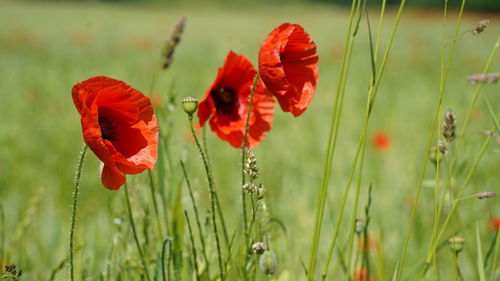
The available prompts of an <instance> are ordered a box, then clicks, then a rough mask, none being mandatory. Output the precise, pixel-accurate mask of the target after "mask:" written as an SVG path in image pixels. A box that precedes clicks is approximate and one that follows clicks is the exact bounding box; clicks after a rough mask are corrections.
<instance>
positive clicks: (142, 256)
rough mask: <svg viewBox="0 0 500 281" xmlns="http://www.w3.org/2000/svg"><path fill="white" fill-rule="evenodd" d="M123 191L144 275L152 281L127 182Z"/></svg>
mask: <svg viewBox="0 0 500 281" xmlns="http://www.w3.org/2000/svg"><path fill="white" fill-rule="evenodd" d="M123 189H125V199H126V201H127V210H128V216H129V220H130V225H131V226H132V233H133V235H134V240H135V245H136V246H137V251H138V252H139V256H140V257H141V262H142V267H143V270H144V274H145V275H146V279H147V280H148V281H152V280H151V278H150V277H149V270H148V264H147V263H146V258H145V256H144V252H143V251H142V247H141V243H140V242H139V236H138V235H137V229H136V227H135V221H134V215H133V214H132V206H131V204H130V196H129V193H128V187H127V183H126V182H125V185H124V186H123Z"/></svg>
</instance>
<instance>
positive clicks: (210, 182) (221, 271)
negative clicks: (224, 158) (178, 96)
mask: <svg viewBox="0 0 500 281" xmlns="http://www.w3.org/2000/svg"><path fill="white" fill-rule="evenodd" d="M189 127H190V129H191V134H192V135H193V139H194V142H195V143H196V147H197V148H198V152H199V153H200V156H201V159H202V161H203V166H204V167H205V173H206V175H207V180H208V188H209V192H210V208H211V212H210V213H211V217H212V225H213V230H214V235H215V244H216V247H217V258H218V261H219V277H220V280H221V281H224V264H223V262H222V252H221V247H220V238H219V232H218V230H217V219H216V217H215V212H216V200H217V197H216V196H217V194H216V190H215V184H214V181H213V177H212V171H211V169H210V166H209V165H208V159H207V156H206V155H205V152H204V151H203V148H202V147H201V144H200V140H199V139H198V136H197V135H196V132H195V131H194V126H193V116H192V115H189Z"/></svg>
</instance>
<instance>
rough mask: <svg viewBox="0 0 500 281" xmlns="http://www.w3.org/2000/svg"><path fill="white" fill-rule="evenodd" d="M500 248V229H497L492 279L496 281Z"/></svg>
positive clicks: (491, 280)
mask: <svg viewBox="0 0 500 281" xmlns="http://www.w3.org/2000/svg"><path fill="white" fill-rule="evenodd" d="M499 249H500V231H498V230H497V238H496V242H495V251H493V262H492V263H491V272H490V281H495V274H496V271H497V256H498V252H499Z"/></svg>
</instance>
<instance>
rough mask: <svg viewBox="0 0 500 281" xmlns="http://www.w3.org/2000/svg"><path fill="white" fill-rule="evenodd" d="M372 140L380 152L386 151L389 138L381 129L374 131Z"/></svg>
mask: <svg viewBox="0 0 500 281" xmlns="http://www.w3.org/2000/svg"><path fill="white" fill-rule="evenodd" d="M372 141H373V146H374V147H375V149H377V150H378V151H381V152H384V151H387V150H388V149H389V147H390V146H391V138H390V137H389V135H388V134H386V133H384V132H382V131H379V132H375V133H374V134H373V139H372Z"/></svg>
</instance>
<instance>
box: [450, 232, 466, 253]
mask: <svg viewBox="0 0 500 281" xmlns="http://www.w3.org/2000/svg"><path fill="white" fill-rule="evenodd" d="M448 242H449V243H450V248H451V250H452V251H453V252H454V253H455V254H458V253H460V251H462V249H463V248H464V242H465V239H463V238H462V237H460V236H453V237H451V238H450V240H448Z"/></svg>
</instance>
